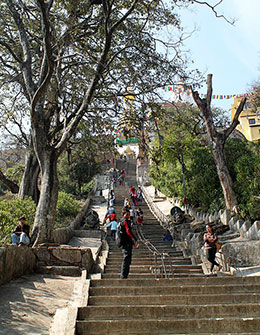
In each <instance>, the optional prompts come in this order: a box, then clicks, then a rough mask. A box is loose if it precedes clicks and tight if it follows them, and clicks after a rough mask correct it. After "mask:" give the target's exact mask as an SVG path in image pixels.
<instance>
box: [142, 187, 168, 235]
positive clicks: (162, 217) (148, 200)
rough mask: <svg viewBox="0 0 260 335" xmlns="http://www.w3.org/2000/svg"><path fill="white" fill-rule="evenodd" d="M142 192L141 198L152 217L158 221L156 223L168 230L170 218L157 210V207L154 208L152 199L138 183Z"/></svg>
mask: <svg viewBox="0 0 260 335" xmlns="http://www.w3.org/2000/svg"><path fill="white" fill-rule="evenodd" d="M139 184H140V186H141V188H142V191H143V197H144V199H145V201H146V203H147V205H148V207H149V209H150V211H151V212H152V213H153V215H154V216H155V217H156V218H157V219H158V221H159V222H160V224H161V225H162V226H163V227H164V228H165V229H168V228H169V225H170V221H171V220H170V218H169V217H168V216H167V215H165V214H164V213H163V212H162V211H161V210H160V209H159V208H158V206H156V204H155V203H154V202H153V200H152V198H151V197H150V195H149V194H148V192H146V189H145V188H144V187H143V186H142V185H141V183H140V182H139Z"/></svg>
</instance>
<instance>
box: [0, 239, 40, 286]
mask: <svg viewBox="0 0 260 335" xmlns="http://www.w3.org/2000/svg"><path fill="white" fill-rule="evenodd" d="M35 261H36V258H35V255H34V253H33V251H32V249H31V248H28V247H27V246H23V247H20V248H18V246H16V245H9V246H7V247H2V248H0V284H3V283H6V282H8V281H9V280H11V279H13V278H17V277H20V276H22V275H23V274H25V273H32V272H33V269H34V266H35Z"/></svg>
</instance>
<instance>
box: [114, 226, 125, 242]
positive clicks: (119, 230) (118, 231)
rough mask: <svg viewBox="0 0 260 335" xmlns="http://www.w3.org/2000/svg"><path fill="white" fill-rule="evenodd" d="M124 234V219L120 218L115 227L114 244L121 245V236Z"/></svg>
mask: <svg viewBox="0 0 260 335" xmlns="http://www.w3.org/2000/svg"><path fill="white" fill-rule="evenodd" d="M124 234H125V227H124V220H121V221H120V222H119V224H118V225H117V227H116V245H117V246H118V248H120V247H122V237H123V235H124Z"/></svg>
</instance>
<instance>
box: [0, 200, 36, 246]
mask: <svg viewBox="0 0 260 335" xmlns="http://www.w3.org/2000/svg"><path fill="white" fill-rule="evenodd" d="M35 211H36V205H35V203H34V201H33V200H32V199H31V198H30V197H26V198H25V199H24V200H20V199H18V198H17V197H15V196H14V197H13V198H11V199H8V200H7V199H1V198H0V244H1V245H4V244H7V243H10V242H11V234H12V232H13V230H14V229H15V227H16V226H17V225H18V219H19V217H21V216H25V217H26V219H27V222H26V223H27V224H29V225H30V228H31V230H32V226H33V221H34V216H35Z"/></svg>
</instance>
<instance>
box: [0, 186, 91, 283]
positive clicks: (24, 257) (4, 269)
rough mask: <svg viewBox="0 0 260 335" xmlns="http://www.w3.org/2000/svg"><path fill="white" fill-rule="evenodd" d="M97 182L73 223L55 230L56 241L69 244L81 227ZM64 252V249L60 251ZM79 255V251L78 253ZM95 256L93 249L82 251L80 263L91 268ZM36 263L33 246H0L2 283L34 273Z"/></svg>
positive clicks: (0, 279) (0, 278)
mask: <svg viewBox="0 0 260 335" xmlns="http://www.w3.org/2000/svg"><path fill="white" fill-rule="evenodd" d="M96 188H97V182H96V181H95V186H94V189H93V191H92V192H91V194H90V195H89V197H88V198H87V200H86V202H85V204H84V205H83V207H82V209H81V211H80V212H79V214H78V215H77V216H76V218H75V219H74V220H73V221H72V223H71V224H70V225H69V226H68V227H65V228H59V229H56V230H55V231H54V232H53V239H54V243H56V244H67V243H68V242H69V240H70V239H71V238H72V237H73V236H74V230H76V229H79V227H80V223H81V221H82V219H83V217H84V216H85V215H86V213H87V210H88V207H89V204H90V201H91V196H92V194H95V193H96ZM60 252H61V253H62V251H60ZM77 255H78V253H77ZM92 262H93V257H92V253H91V250H90V249H88V250H87V251H84V250H83V251H82V252H81V258H80V260H79V261H78V263H79V264H80V265H81V266H82V267H84V268H88V269H89V268H91V267H92V266H93V264H92ZM35 264H36V257H35V254H34V251H33V250H32V248H28V247H27V246H23V247H21V248H18V246H16V245H9V246H6V247H1V248H0V284H3V283H5V282H8V281H10V280H12V279H13V278H16V277H20V276H22V275H23V274H25V273H32V272H33V269H34V267H35Z"/></svg>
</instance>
